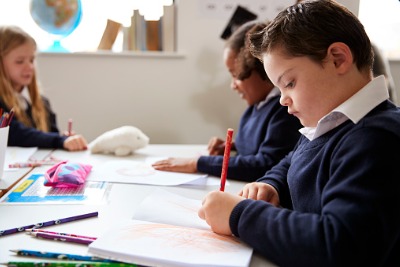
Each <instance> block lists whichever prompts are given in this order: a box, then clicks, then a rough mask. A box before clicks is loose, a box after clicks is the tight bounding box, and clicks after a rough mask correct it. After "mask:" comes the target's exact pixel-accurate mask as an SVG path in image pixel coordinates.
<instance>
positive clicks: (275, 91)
mask: <svg viewBox="0 0 400 267" xmlns="http://www.w3.org/2000/svg"><path fill="white" fill-rule="evenodd" d="M280 94H281V92H280V91H279V89H278V88H277V87H274V88H272V90H271V92H269V94H268V95H267V97H266V98H265V100H263V101H261V102H260V103H258V104H257V106H256V107H257V109H260V108H261V107H262V106H264V105H265V104H267V103H268V101H269V100H271V98H273V97H275V96H277V95H280Z"/></svg>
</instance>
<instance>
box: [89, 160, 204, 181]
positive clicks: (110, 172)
mask: <svg viewBox="0 0 400 267" xmlns="http://www.w3.org/2000/svg"><path fill="white" fill-rule="evenodd" d="M150 162H152V160H150V161H146V162H141V161H134V160H111V161H108V162H106V163H105V164H104V165H102V166H99V167H95V168H93V169H92V172H91V173H90V175H89V177H88V180H90V181H107V182H114V183H128V184H149V185H164V186H173V185H182V184H192V183H193V184H195V183H199V182H200V181H198V180H202V179H206V177H207V175H204V174H191V173H177V172H166V171H157V170H155V169H154V168H153V167H152V166H151V163H150ZM200 184H201V182H200Z"/></svg>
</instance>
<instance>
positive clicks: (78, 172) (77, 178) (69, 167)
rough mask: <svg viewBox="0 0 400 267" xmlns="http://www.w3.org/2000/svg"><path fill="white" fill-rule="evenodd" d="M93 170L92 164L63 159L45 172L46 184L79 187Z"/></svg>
mask: <svg viewBox="0 0 400 267" xmlns="http://www.w3.org/2000/svg"><path fill="white" fill-rule="evenodd" d="M91 170H92V166H91V165H87V164H81V163H74V162H68V161H62V162H59V163H57V164H55V165H54V166H52V167H51V168H50V169H48V170H47V171H46V172H45V174H44V178H45V182H44V185H45V186H52V187H63V188H66V187H77V186H80V185H82V184H84V183H85V181H86V177H87V176H88V175H89V173H90V171H91Z"/></svg>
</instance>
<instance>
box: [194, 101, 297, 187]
mask: <svg viewBox="0 0 400 267" xmlns="http://www.w3.org/2000/svg"><path fill="white" fill-rule="evenodd" d="M279 98H280V96H275V97H273V98H272V99H270V100H269V101H268V102H267V103H266V104H264V105H263V106H262V107H260V108H259V109H257V107H256V105H253V106H249V107H248V108H247V109H246V111H245V112H244V113H243V115H242V117H241V119H240V123H239V128H238V130H237V131H235V132H236V134H235V147H236V155H233V156H231V157H230V159H229V165H228V173H227V178H228V179H234V180H241V181H255V180H256V179H257V178H260V177H262V176H263V175H264V174H265V172H266V171H267V170H269V169H270V168H271V167H272V166H274V165H275V164H277V163H278V162H279V161H280V160H281V159H282V158H283V157H284V156H286V155H287V154H288V153H289V152H290V151H291V150H292V149H293V147H294V146H295V144H296V143H297V141H298V140H299V137H300V132H299V129H300V128H301V127H302V126H301V124H300V122H299V120H298V119H297V118H296V117H295V116H293V115H290V114H288V112H287V108H286V107H284V106H282V105H280V103H279ZM222 162H223V156H201V157H200V158H199V160H198V161H197V170H198V171H199V172H202V173H206V174H209V175H214V176H220V175H221V170H222Z"/></svg>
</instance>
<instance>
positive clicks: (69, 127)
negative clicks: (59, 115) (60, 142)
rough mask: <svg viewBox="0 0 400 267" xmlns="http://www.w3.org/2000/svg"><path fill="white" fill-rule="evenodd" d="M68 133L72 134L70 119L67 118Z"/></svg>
mask: <svg viewBox="0 0 400 267" xmlns="http://www.w3.org/2000/svg"><path fill="white" fill-rule="evenodd" d="M68 135H69V136H71V135H72V119H69V120H68Z"/></svg>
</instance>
